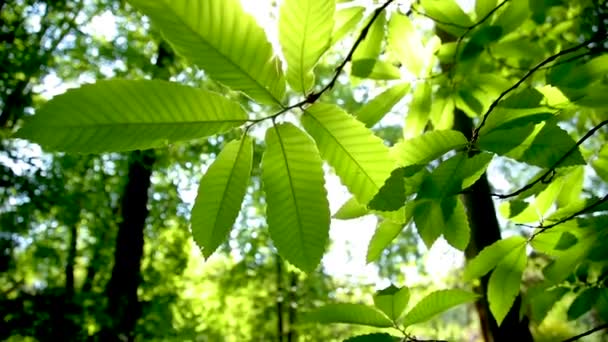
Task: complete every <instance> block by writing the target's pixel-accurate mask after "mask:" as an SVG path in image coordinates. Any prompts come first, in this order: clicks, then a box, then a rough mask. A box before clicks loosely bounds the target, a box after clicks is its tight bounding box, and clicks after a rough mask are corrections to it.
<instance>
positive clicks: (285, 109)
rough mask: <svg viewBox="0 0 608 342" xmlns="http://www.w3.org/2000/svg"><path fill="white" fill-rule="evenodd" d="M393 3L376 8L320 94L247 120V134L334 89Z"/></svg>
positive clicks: (313, 94)
mask: <svg viewBox="0 0 608 342" xmlns="http://www.w3.org/2000/svg"><path fill="white" fill-rule="evenodd" d="M393 1H394V0H388V1H386V2H385V3H384V4H383V5H382V6H380V7H378V8H376V10H375V11H374V14H373V16H372V17H371V19H370V20H369V22H368V23H367V24H366V25H365V27H363V29H362V30H361V33H360V34H359V36H358V37H357V40H355V43H354V44H353V46H352V47H351V49H350V51H349V52H348V54H347V55H346V57H345V58H344V60H343V61H342V62H341V63H340V64H339V65H338V66H337V67H336V70H335V73H334V76H333V77H332V79H331V80H330V81H329V83H327V84H326V85H325V86H324V87H323V88H321V90H319V91H318V92H313V93H311V94H309V95H308V96H307V97H306V98H305V99H304V100H302V101H300V102H298V103H296V104H293V105H291V106H288V107H283V108H281V109H280V110H279V111H278V112H276V113H274V114H271V115H269V116H265V117H263V118H259V119H249V120H247V122H249V125H247V126H246V127H245V132H247V131H249V129H251V127H253V126H254V125H255V124H258V123H260V122H262V121H265V120H269V119H270V120H273V121H274V120H275V119H276V118H277V117H278V116H279V115H281V114H284V113H286V112H288V111H290V110H292V109H295V108H302V107H303V106H304V105H307V104H313V103H315V102H316V101H317V100H318V99H319V98H320V97H321V95H323V94H324V93H325V92H326V91H328V90H330V89H331V88H333V86H334V85H335V83H336V81H337V80H338V77H339V76H340V73H342V70H343V69H344V67H345V66H346V64H347V63H348V62H349V61H350V60H351V59H352V58H353V54H354V53H355V50H356V49H357V47H358V46H359V44H361V42H363V40H364V39H365V37H366V36H367V33H368V31H369V29H370V27H371V26H372V24H373V23H374V21H376V19H377V18H378V16H380V13H382V11H384V9H386V8H387V7H388V5H390V4H391V3H392V2H393Z"/></svg>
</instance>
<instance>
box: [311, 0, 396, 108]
mask: <svg viewBox="0 0 608 342" xmlns="http://www.w3.org/2000/svg"><path fill="white" fill-rule="evenodd" d="M393 1H394V0H388V1H386V2H385V3H384V4H383V5H382V6H380V7H378V8H376V10H375V11H374V14H373V15H372V18H371V19H370V20H369V22H368V23H367V24H366V25H365V27H363V29H362V30H361V33H360V34H359V37H357V40H356V41H355V43H354V44H353V46H352V47H351V49H350V51H349V52H348V54H347V55H346V58H344V60H343V61H342V63H340V65H338V67H337V68H336V72H335V73H334V77H332V79H331V80H330V81H329V83H327V84H326V85H325V86H324V87H323V88H321V90H319V91H318V92H315V93H311V94H310V95H308V97H307V98H306V100H305V103H309V104H312V103H314V102H315V101H316V100H317V99H318V98H319V97H321V95H323V93H325V92H326V91H328V90H329V89H331V88H333V86H334V85H335V83H336V81H337V80H338V77H339V76H340V73H342V70H343V69H344V67H345V66H346V64H347V63H348V62H349V61H350V60H351V59H352V58H353V54H354V53H355V50H357V47H358V46H359V44H361V43H362V42H363V40H364V39H365V37H366V36H367V33H368V31H369V29H370V28H371V27H372V24H373V23H374V22H375V21H376V18H378V17H379V16H380V13H382V11H384V9H386V8H387V7H388V5H390V4H391V3H392V2H393Z"/></svg>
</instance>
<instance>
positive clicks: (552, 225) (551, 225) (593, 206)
mask: <svg viewBox="0 0 608 342" xmlns="http://www.w3.org/2000/svg"><path fill="white" fill-rule="evenodd" d="M606 201H608V195H606V196H604V197H602V198H600V199H599V200H597V201H595V203H593V204H591V205H589V206H587V207H585V208H583V209H581V210H579V211H577V212H575V213H574V214H572V215H570V216H567V217H565V218H563V219H561V220H559V221H557V222H554V223H552V224H549V225H546V226H543V225H541V226H538V227H536V228H540V230H539V231H538V232H536V233H534V234H533V235H532V236H531V237H530V240H533V239H534V238H535V237H536V235H538V234H540V233H543V232H545V231H546V230H548V229H551V228H553V227H555V226H558V225H560V224H562V223H564V222H568V221H570V220H572V219H575V218H577V217H578V216H579V215H581V214H584V213H585V212H587V211H589V210H591V209H593V208H595V207H597V206H598V205H600V204H602V203H604V202H606Z"/></svg>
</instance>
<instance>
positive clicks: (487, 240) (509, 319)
mask: <svg viewBox="0 0 608 342" xmlns="http://www.w3.org/2000/svg"><path fill="white" fill-rule="evenodd" d="M436 32H437V35H438V36H439V38H441V41H442V42H443V43H447V42H454V41H456V38H455V37H454V36H452V35H450V34H449V33H447V32H445V31H443V30H441V29H439V28H437V29H436ZM452 67H453V65H449V64H442V65H441V68H442V69H443V71H444V72H449V71H450V69H451V68H452ZM454 129H456V130H458V131H460V132H462V133H463V134H464V135H465V136H466V137H467V139H469V140H471V136H472V133H473V130H474V129H475V126H474V125H473V121H472V120H471V118H469V117H468V116H467V115H466V114H465V113H463V112H462V111H461V110H459V109H456V110H455V111H454ZM462 199H463V202H464V205H465V207H466V209H467V216H468V217H469V223H470V226H471V241H470V242H469V246H468V247H467V249H466V251H465V256H466V259H467V260H470V259H472V258H474V257H475V256H476V255H477V254H478V253H479V252H480V251H481V250H482V249H484V248H485V247H487V246H489V245H491V244H493V243H494V242H496V241H498V240H500V239H501V236H500V225H499V224H498V219H497V218H496V208H495V207H494V202H493V200H492V195H491V191H490V184H489V183H488V177H487V174H485V173H484V174H483V175H482V176H481V178H480V179H479V180H478V181H477V182H475V184H473V186H472V187H471V188H470V189H469V191H468V192H467V193H466V194H463V195H462ZM489 279H490V277H489V275H486V276H484V277H482V278H481V287H480V288H479V292H480V294H482V297H481V299H480V300H479V301H478V302H477V303H475V308H476V309H477V314H478V315H479V322H480V326H481V332H482V335H483V337H484V340H485V341H486V342H501V341H518V342H527V341H533V338H532V333H531V332H530V327H529V320H528V318H527V317H523V319H522V320H520V319H519V309H520V307H521V296H520V295H518V296H517V298H516V299H515V303H514V304H513V307H511V310H509V313H508V314H507V316H506V317H505V319H504V320H503V322H502V324H501V325H500V327H499V326H498V324H497V322H496V320H495V319H494V317H493V316H492V313H491V312H490V306H489V303H488V300H487V289H488V281H489Z"/></svg>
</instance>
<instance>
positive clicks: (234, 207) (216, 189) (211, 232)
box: [192, 136, 253, 258]
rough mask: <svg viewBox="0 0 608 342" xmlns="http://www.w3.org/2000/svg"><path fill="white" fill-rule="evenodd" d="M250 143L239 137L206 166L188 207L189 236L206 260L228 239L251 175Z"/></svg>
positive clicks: (250, 141) (251, 144)
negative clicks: (190, 212)
mask: <svg viewBox="0 0 608 342" xmlns="http://www.w3.org/2000/svg"><path fill="white" fill-rule="evenodd" d="M252 161H253V142H252V140H251V138H249V137H247V136H243V138H242V139H241V140H238V141H237V140H235V141H231V142H230V143H228V144H227V145H226V146H225V147H224V149H223V150H222V151H221V152H220V154H219V155H218V156H217V159H216V160H215V161H214V162H213V164H212V165H211V166H210V167H209V169H208V170H207V172H206V173H205V175H204V176H203V178H202V179H201V183H200V185H199V187H198V195H197V196H196V200H195V201H194V207H193V208H192V235H193V236H194V241H195V242H196V243H197V244H198V245H199V246H200V247H201V249H202V253H203V255H204V256H205V258H208V257H209V256H210V255H211V254H212V253H213V252H215V250H216V249H217V248H218V247H219V246H220V245H221V244H222V243H224V241H226V239H227V238H228V234H229V233H230V229H231V228H232V225H233V224H234V221H235V220H236V217H237V216H238V214H239V210H240V209H241V204H242V203H243V199H244V198H245V193H246V192H247V182H248V181H249V176H250V175H251V167H252Z"/></svg>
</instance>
